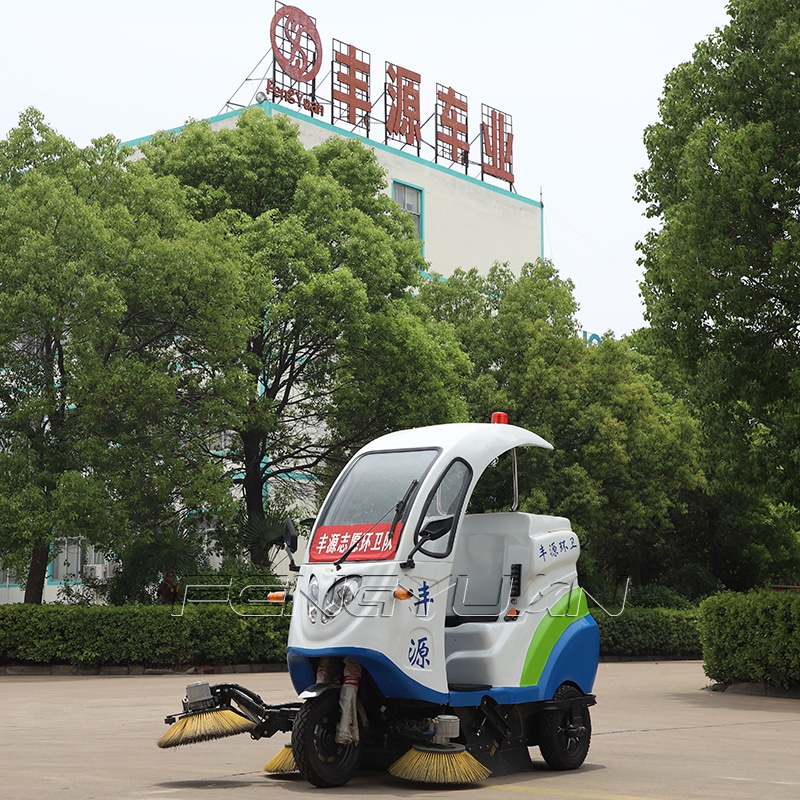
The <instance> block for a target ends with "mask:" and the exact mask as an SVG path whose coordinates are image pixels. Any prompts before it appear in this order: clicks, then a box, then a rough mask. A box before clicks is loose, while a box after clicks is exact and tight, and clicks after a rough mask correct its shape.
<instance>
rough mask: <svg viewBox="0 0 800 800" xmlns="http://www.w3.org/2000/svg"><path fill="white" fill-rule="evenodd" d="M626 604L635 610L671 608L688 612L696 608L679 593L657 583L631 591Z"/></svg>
mask: <svg viewBox="0 0 800 800" xmlns="http://www.w3.org/2000/svg"><path fill="white" fill-rule="evenodd" d="M628 603H629V604H630V605H631V606H632V607H635V608H672V609H678V610H681V611H690V610H692V609H694V608H695V607H696V604H694V603H692V601H691V600H689V599H688V598H687V597H684V596H683V595H682V594H681V593H680V592H677V591H676V590H675V589H671V588H670V587H669V586H660V585H659V584H657V583H653V584H650V585H648V586H637V587H635V588H633V589H631V591H630V593H629V594H628Z"/></svg>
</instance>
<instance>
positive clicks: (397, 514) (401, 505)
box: [333, 478, 419, 569]
mask: <svg viewBox="0 0 800 800" xmlns="http://www.w3.org/2000/svg"><path fill="white" fill-rule="evenodd" d="M418 483H419V481H418V480H417V479H416V478H414V480H413V481H411V483H410V484H409V486H408V489H406V493H405V494H404V495H403V497H402V499H401V500H400V501H399V502H398V503H397V505H396V506H395V507H394V519H393V520H392V526H391V527H390V528H389V541H390V542H391V541H392V537H393V536H394V529H395V528H396V527H397V523H398V522H400V520H401V519H402V517H403V513H404V512H405V510H406V506H407V505H408V501H409V498H410V497H411V494H412V493H413V491H414V489H416V488H417V484H418ZM389 511H391V509H389ZM389 511H387V512H386V514H384V515H383V516H382V517H381V518H380V519H379V520H378V521H377V522H376V523H375V524H374V525H373V526H372V527H371V528H370V529H369V530H368V531H365V532H364V533H363V534H361V536H359V537H358V539H353V543H352V544H351V545H350V547H348V548H347V550H345V551H344V553H342V554H341V555H340V556H339V558H337V559H336V561H334V562H333V565H334V566H335V567H336V569H341V568H342V564H343V563H344V562H345V561H347V559H348V558H349V557H350V555H351V554H352V553H353V552H354V551H355V549H356V548H357V547H358V545H359V543H360V542H361V539H362V538H363V537H364V536H366V534H368V533H370V532H371V531H372V530H373V529H374V528H375V525H378V524H379V523H380V522H382V521H383V520H384V519H386V517H387V515H388V514H389Z"/></svg>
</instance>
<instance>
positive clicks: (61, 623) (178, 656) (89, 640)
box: [0, 604, 289, 668]
mask: <svg viewBox="0 0 800 800" xmlns="http://www.w3.org/2000/svg"><path fill="white" fill-rule="evenodd" d="M261 610H262V611H263V607H261ZM175 613H178V611H177V607H176V612H175ZM288 630H289V617H288V615H286V616H240V615H238V614H236V613H234V612H233V611H232V610H231V609H230V608H229V607H228V606H227V605H216V604H214V605H212V604H209V605H197V606H187V607H186V609H185V610H184V612H183V615H182V616H173V610H172V608H171V607H170V606H63V605H42V606H36V605H24V604H12V605H0V663H5V664H9V663H18V664H73V665H75V666H78V667H101V666H121V665H131V664H136V665H141V666H144V667H166V668H181V667H186V666H192V665H194V666H200V665H217V664H243V663H259V664H268V663H275V662H281V661H283V660H284V659H285V657H286V637H287V633H288Z"/></svg>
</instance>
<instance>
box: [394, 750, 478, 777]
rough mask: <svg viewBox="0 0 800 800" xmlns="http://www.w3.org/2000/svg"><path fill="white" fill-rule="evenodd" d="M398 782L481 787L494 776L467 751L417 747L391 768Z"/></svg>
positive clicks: (401, 757)
mask: <svg viewBox="0 0 800 800" xmlns="http://www.w3.org/2000/svg"><path fill="white" fill-rule="evenodd" d="M389 772H390V773H391V774H392V775H394V776H395V777H397V778H403V779H404V780H407V781H417V782H419V783H451V784H452V783H477V782H478V781H482V780H486V778H488V777H489V776H490V775H491V774H492V773H491V770H488V769H487V768H486V767H484V766H483V764H481V762H480V761H478V760H477V759H476V758H475V756H473V755H472V754H471V753H468V752H467V751H466V750H464V749H461V748H459V749H456V750H451V749H437V748H433V747H430V748H428V747H422V748H419V747H417V746H416V745H414V746H413V747H412V748H411V749H410V750H409V751H408V752H407V753H406V754H405V755H404V756H400V758H398V759H397V761H395V762H394V764H392V765H391V766H390V767H389Z"/></svg>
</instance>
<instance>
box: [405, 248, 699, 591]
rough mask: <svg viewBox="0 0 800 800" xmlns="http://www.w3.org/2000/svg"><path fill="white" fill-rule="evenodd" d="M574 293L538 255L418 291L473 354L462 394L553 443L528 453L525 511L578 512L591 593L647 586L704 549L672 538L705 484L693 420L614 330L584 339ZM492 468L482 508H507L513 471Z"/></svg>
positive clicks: (479, 415) (574, 515)
mask: <svg viewBox="0 0 800 800" xmlns="http://www.w3.org/2000/svg"><path fill="white" fill-rule="evenodd" d="M572 290H573V287H572V284H571V283H570V282H569V281H564V280H562V279H561V278H560V277H559V275H558V273H557V271H556V270H555V268H554V267H553V265H552V264H550V263H549V262H546V261H539V262H537V263H536V264H527V265H525V266H524V267H523V269H522V271H521V274H520V276H519V277H518V278H517V277H515V276H514V275H513V274H512V273H511V272H510V271H509V270H508V269H507V268H506V267H503V266H501V265H494V266H493V267H492V269H491V270H490V271H489V275H488V276H487V277H485V278H483V277H481V276H480V275H478V273H477V272H476V271H475V270H473V271H471V272H462V271H459V272H456V274H455V275H454V276H452V277H451V278H449V279H448V280H447V281H430V282H428V283H426V284H425V285H424V286H423V287H422V288H421V291H420V297H421V299H422V300H423V302H425V303H426V304H427V305H428V307H429V308H430V309H431V313H432V314H433V315H434V316H437V317H438V318H440V319H442V320H443V321H446V322H448V323H449V324H451V325H452V326H453V328H454V330H455V332H456V335H457V336H458V337H459V340H460V341H461V344H462V347H463V348H464V349H465V351H466V352H467V354H468V355H469V357H470V359H471V361H472V364H473V372H472V375H471V376H470V381H469V383H468V385H465V387H464V392H465V395H466V397H467V402H468V404H469V407H470V412H471V414H473V415H474V418H476V419H488V418H489V415H490V412H491V411H493V410H498V409H502V410H504V411H507V412H508V413H509V416H510V418H511V421H512V422H514V423H516V424H519V425H521V426H523V427H526V428H529V429H530V430H534V431H536V432H537V433H539V434H540V435H542V436H543V437H544V438H545V439H547V440H548V441H550V442H552V443H553V445H554V447H555V451H554V452H553V453H548V454H546V456H544V457H537V455H536V454H533V455H531V456H530V457H525V456H523V455H522V454H521V455H520V486H521V489H522V492H523V494H522V498H521V506H520V507H521V508H522V510H525V511H530V512H534V513H558V514H563V515H564V516H567V517H570V519H571V520H572V522H573V525H574V526H575V528H576V530H578V532H579V533H581V536H582V543H583V545H584V556H583V557H582V562H583V564H582V568H584V569H585V568H586V567H589V568H590V571H592V572H593V573H594V575H595V578H596V581H595V582H596V584H597V585H594V586H592V587H590V589H591V590H593V591H594V590H601V588H602V584H603V583H609V584H611V585H613V584H614V583H615V582H616V581H617V578H618V577H620V576H626V575H630V576H631V577H632V579H633V582H634V584H636V585H638V584H640V583H642V582H651V581H654V580H658V579H659V578H660V577H661V576H662V575H664V573H665V571H666V570H668V569H673V568H676V569H678V570H679V569H680V567H678V565H681V566H682V565H683V564H684V563H686V562H691V560H692V559H693V556H694V553H693V552H692V551H690V550H684V549H682V548H680V547H677V546H674V543H673V540H672V539H671V537H670V534H671V532H672V529H673V526H674V517H675V516H679V515H680V514H681V512H682V505H681V501H682V497H681V493H682V492H685V491H689V490H691V489H694V488H696V487H698V486H700V485H702V480H703V479H702V474H701V472H700V469H699V464H698V451H697V446H698V445H697V426H696V423H695V422H694V420H693V419H692V417H691V415H690V413H689V411H688V409H687V407H686V406H685V404H684V403H683V402H682V401H681V400H680V399H676V398H674V397H673V396H672V395H671V394H670V393H669V392H667V391H666V390H665V389H664V387H663V386H661V384H659V383H658V381H656V380H655V379H654V378H653V377H652V376H651V375H650V374H649V373H648V370H647V365H646V364H645V363H643V361H641V360H640V359H639V357H638V355H637V353H636V351H635V350H633V349H632V347H631V346H630V345H629V344H628V343H627V342H626V341H621V342H619V341H615V340H614V338H613V336H612V335H610V334H609V335H607V336H606V338H605V340H604V341H603V343H602V344H600V345H598V346H596V347H589V348H587V347H586V346H585V345H584V343H583V342H582V341H581V339H580V338H579V336H578V327H577V323H576V320H575V313H576V310H577V307H576V304H575V299H574V297H573V294H572ZM495 473H496V474H495V475H489V476H485V477H484V478H483V479H482V481H481V483H479V485H478V489H477V495H476V496H475V499H474V503H477V504H481V505H482V510H489V509H492V508H494V509H497V508H500V507H503V505H505V507H508V502H509V500H510V499H509V498H506V497H505V496H504V492H503V487H507V486H508V485H509V479H508V475H509V466H508V465H505V466H504V465H502V464H501V465H500V466H499V468H498V469H497V470H495ZM588 561H591V565H589V564H587V563H586V562H588Z"/></svg>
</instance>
